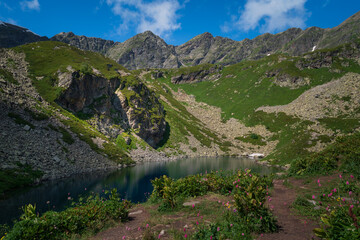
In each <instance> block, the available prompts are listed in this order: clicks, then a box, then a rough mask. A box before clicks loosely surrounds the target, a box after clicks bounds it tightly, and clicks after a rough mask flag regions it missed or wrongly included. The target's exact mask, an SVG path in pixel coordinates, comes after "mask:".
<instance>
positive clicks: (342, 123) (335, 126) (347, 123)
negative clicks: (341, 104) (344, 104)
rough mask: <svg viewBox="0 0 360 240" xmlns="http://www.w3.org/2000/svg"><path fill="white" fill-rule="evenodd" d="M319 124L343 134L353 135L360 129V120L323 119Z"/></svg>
mask: <svg viewBox="0 0 360 240" xmlns="http://www.w3.org/2000/svg"><path fill="white" fill-rule="evenodd" d="M319 122H320V123H322V124H324V125H325V126H326V127H327V128H330V129H332V130H333V131H337V130H339V131H341V132H343V133H351V132H354V130H355V129H356V128H358V127H360V120H359V119H357V118H340V117H338V118H322V119H319Z"/></svg>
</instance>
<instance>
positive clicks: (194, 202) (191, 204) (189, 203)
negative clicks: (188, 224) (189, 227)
mask: <svg viewBox="0 0 360 240" xmlns="http://www.w3.org/2000/svg"><path fill="white" fill-rule="evenodd" d="M199 203H200V202H199V201H192V202H185V203H183V206H184V207H186V206H190V207H191V206H193V205H196V204H199Z"/></svg>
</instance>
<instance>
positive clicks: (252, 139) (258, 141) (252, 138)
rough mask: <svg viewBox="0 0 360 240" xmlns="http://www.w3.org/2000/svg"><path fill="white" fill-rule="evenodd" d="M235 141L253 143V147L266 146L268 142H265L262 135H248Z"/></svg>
mask: <svg viewBox="0 0 360 240" xmlns="http://www.w3.org/2000/svg"><path fill="white" fill-rule="evenodd" d="M235 139H237V140H240V141H242V142H247V143H251V144H253V145H260V146H265V145H266V142H265V141H264V138H263V137H262V136H260V135H257V134H255V133H251V134H248V135H246V136H244V137H236V138H235Z"/></svg>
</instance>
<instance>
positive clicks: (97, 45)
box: [50, 32, 115, 54]
mask: <svg viewBox="0 0 360 240" xmlns="http://www.w3.org/2000/svg"><path fill="white" fill-rule="evenodd" d="M50 40H51V41H59V42H64V43H68V44H70V45H72V46H74V47H77V48H80V49H83V50H87V51H93V52H99V53H102V54H105V53H106V52H107V51H108V50H109V49H110V48H111V47H112V46H114V44H115V42H114V41H111V40H104V39H101V38H95V37H86V36H78V35H75V34H74V33H73V32H67V33H65V32H62V33H59V34H57V35H55V36H53V37H52V38H50Z"/></svg>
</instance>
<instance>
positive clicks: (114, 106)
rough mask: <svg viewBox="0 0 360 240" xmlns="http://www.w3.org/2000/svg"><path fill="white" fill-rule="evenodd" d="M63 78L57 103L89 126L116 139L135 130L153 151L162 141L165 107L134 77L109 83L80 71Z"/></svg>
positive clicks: (109, 81) (117, 79) (102, 78)
mask: <svg viewBox="0 0 360 240" xmlns="http://www.w3.org/2000/svg"><path fill="white" fill-rule="evenodd" d="M60 75H62V77H60V79H61V80H60V81H59V83H58V85H59V86H61V87H63V88H64V90H63V92H62V94H61V95H60V96H59V98H58V99H57V100H56V101H57V102H58V103H59V104H60V105H61V106H63V107H64V108H66V109H69V110H71V111H73V112H75V113H77V114H78V115H80V116H85V118H88V119H90V118H91V119H92V120H91V121H89V122H90V123H91V124H92V125H94V126H95V127H96V128H97V129H98V130H99V131H100V132H102V133H103V134H105V135H106V136H108V137H110V138H113V139H115V138H116V137H117V136H118V135H119V134H120V133H122V132H123V131H124V130H125V131H128V130H130V129H132V130H134V131H135V132H136V134H137V135H138V136H139V137H141V138H142V139H144V140H145V141H146V142H147V143H148V144H149V145H150V146H152V147H156V145H157V144H158V143H159V142H160V141H161V140H162V137H163V135H164V132H165V125H166V123H165V120H164V110H163V107H162V105H161V104H160V102H159V101H158V99H157V98H156V96H155V95H154V94H153V92H151V91H150V90H149V89H148V88H147V87H146V86H145V85H144V84H142V83H141V82H139V81H136V80H134V79H131V77H125V78H120V77H118V78H112V79H106V78H104V77H101V76H96V75H93V74H84V73H81V72H80V71H74V72H71V73H60ZM63 75H67V77H64V76H63Z"/></svg>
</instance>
